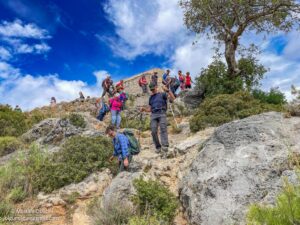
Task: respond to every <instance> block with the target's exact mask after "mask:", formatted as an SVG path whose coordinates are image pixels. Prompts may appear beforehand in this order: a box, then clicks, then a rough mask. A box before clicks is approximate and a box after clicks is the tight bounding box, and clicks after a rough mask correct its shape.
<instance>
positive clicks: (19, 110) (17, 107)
mask: <svg viewBox="0 0 300 225" xmlns="http://www.w3.org/2000/svg"><path fill="white" fill-rule="evenodd" d="M14 110H15V111H16V112H22V109H21V108H20V106H19V105H16V107H15V109H14Z"/></svg>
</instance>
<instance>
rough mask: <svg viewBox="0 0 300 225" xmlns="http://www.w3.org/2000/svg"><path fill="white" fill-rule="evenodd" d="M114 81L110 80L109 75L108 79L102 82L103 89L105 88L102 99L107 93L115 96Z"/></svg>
mask: <svg viewBox="0 0 300 225" xmlns="http://www.w3.org/2000/svg"><path fill="white" fill-rule="evenodd" d="M112 85H113V81H112V80H111V79H110V75H107V76H106V78H105V79H104V80H103V81H102V88H103V93H102V97H104V96H105V94H106V93H108V94H109V96H110V97H111V96H113V94H114V93H113V90H111V89H112Z"/></svg>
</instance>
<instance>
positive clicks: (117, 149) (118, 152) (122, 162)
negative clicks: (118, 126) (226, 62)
mask: <svg viewBox="0 0 300 225" xmlns="http://www.w3.org/2000/svg"><path fill="white" fill-rule="evenodd" d="M106 134H107V135H108V136H109V137H111V138H112V139H113V146H114V153H113V156H111V157H110V159H109V161H110V162H112V161H113V159H114V157H117V158H118V161H119V172H122V171H125V170H128V167H129V163H130V162H131V159H132V156H131V154H130V152H129V140H128V138H127V137H126V136H125V135H124V134H122V133H119V132H117V131H116V130H115V127H114V126H113V125H110V126H109V127H107V129H106Z"/></svg>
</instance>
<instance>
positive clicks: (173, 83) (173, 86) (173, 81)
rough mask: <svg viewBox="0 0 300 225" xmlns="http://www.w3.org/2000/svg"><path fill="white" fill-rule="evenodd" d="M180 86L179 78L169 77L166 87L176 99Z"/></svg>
mask: <svg viewBox="0 0 300 225" xmlns="http://www.w3.org/2000/svg"><path fill="white" fill-rule="evenodd" d="M179 86H180V81H179V80H178V78H177V77H170V76H169V77H168V78H167V84H166V87H167V88H168V89H169V90H170V91H171V92H172V93H173V95H174V96H175V98H176V97H177V95H176V91H177V89H178V88H179Z"/></svg>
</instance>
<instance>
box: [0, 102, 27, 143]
mask: <svg viewBox="0 0 300 225" xmlns="http://www.w3.org/2000/svg"><path fill="white" fill-rule="evenodd" d="M0 127H1V129H0V136H14V137H17V136H20V135H21V134H23V133H25V132H26V131H27V129H28V126H27V124H26V116H25V114H24V113H22V112H17V111H14V110H13V109H12V108H11V107H9V106H3V105H0Z"/></svg>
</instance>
